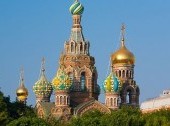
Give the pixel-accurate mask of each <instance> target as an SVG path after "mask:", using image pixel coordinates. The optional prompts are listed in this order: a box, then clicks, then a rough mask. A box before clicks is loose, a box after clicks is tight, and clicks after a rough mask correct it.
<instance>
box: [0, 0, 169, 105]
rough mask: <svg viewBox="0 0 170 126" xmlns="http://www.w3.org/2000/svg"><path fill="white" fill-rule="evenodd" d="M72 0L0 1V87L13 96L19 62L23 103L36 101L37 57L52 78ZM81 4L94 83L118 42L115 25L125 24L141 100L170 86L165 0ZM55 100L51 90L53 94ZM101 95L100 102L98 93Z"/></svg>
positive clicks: (67, 32)
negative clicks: (25, 99) (95, 74)
mask: <svg viewBox="0 0 170 126" xmlns="http://www.w3.org/2000/svg"><path fill="white" fill-rule="evenodd" d="M72 3H73V0H50V1H47V0H29V1H23V0H17V1H9V0H8V1H7V0H1V1H0V87H1V90H2V91H3V92H4V93H5V95H10V96H11V99H12V100H15V97H16V95H15V90H16V88H17V87H18V85H19V71H20V68H21V66H23V67H24V71H25V85H26V87H27V88H28V89H29V97H28V104H33V105H34V104H35V96H34V93H33V91H32V86H33V85H34V83H35V82H36V81H37V80H38V77H39V71H40V65H41V59H42V57H45V58H46V75H47V78H48V80H52V78H53V77H54V75H55V73H56V70H57V68H58V60H59V55H60V53H61V52H62V50H63V48H64V42H65V41H66V40H68V39H69V36H70V30H71V25H72V18H71V14H70V12H69V11H68V9H69V7H70V5H71V4H72ZM81 3H82V4H83V5H84V7H85V11H84V13H83V17H82V26H83V33H84V36H85V38H86V39H87V40H89V41H90V43H91V48H90V52H91V55H92V56H94V57H95V59H96V67H97V69H98V74H99V78H98V84H99V85H101V84H102V83H103V80H104V79H105V77H106V75H107V73H108V72H109V71H108V67H109V58H110V54H111V53H112V52H114V51H115V50H116V49H118V47H119V43H120V42H119V41H120V27H121V24H122V23H125V24H126V28H127V29H126V45H127V47H128V49H129V50H131V51H132V52H133V53H134V55H135V56H136V63H135V80H136V81H137V83H138V85H139V87H140V90H141V94H140V102H142V101H144V100H146V99H147V98H152V97H155V96H158V95H159V94H160V93H161V92H162V91H163V90H164V89H169V88H170V75H169V71H170V49H169V47H170V23H169V22H170V14H169V12H170V7H169V5H170V1H169V0H164V1H162V0H149V1H148V0H141V1H139V0H138V1H137V0H131V1H127V0H107V1H104V0H92V1H91V0H81ZM52 100H54V96H52ZM100 101H102V102H104V96H103V94H101V96H100Z"/></svg>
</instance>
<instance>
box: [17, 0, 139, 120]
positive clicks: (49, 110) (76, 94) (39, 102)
mask: <svg viewBox="0 0 170 126" xmlns="http://www.w3.org/2000/svg"><path fill="white" fill-rule="evenodd" d="M83 11H84V7H83V5H82V4H81V3H80V2H79V1H77V0H76V1H75V2H74V3H73V4H72V5H71V7H70V12H71V14H72V19H73V25H72V28H71V34H70V38H69V40H68V41H66V42H65V43H64V49H63V52H62V53H61V56H60V58H59V67H58V68H57V72H56V75H55V76H54V79H53V80H52V82H50V81H48V80H47V78H46V76H45V66H44V59H43V60H42V65H41V76H40V78H39V80H38V81H37V82H36V83H35V85H34V86H33V91H34V93H35V96H36V106H35V110H36V112H37V114H38V116H39V117H42V118H49V117H54V118H56V119H63V120H68V119H70V118H71V116H73V115H76V116H81V115H82V114H84V113H86V112H88V111H92V110H95V109H97V110H99V111H101V112H104V113H110V112H111V110H115V109H119V108H120V107H121V106H122V105H130V106H134V107H138V106H139V94H140V90H139V87H138V85H137V84H136V81H135V80H134V65H135V56H134V55H133V53H132V52H130V51H129V50H128V49H127V48H126V45H125V37H124V34H125V26H124V25H123V26H122V29H121V31H122V38H121V42H120V43H121V44H120V48H119V49H118V50H117V51H115V52H114V53H113V54H112V55H111V58H110V59H111V60H110V63H111V68H110V74H109V75H108V77H107V78H106V79H105V81H104V83H103V84H102V88H100V86H99V85H98V84H97V78H98V73H97V68H96V67H95V58H94V57H93V56H91V55H90V52H89V48H90V42H88V41H86V39H85V38H84V35H83V30H82V26H81V17H82V14H83ZM22 85H23V84H22ZM22 87H23V86H20V87H19V88H18V89H17V91H18V90H19V89H22ZM24 88H25V87H24ZM100 90H104V92H105V103H101V102H99V101H98V97H99V94H100ZM52 92H53V93H54V94H55V101H50V97H51V94H52ZM21 95H23V96H25V99H22V100H21V101H24V100H26V98H27V96H28V91H27V96H26V95H24V90H22V92H21V93H20V94H19V93H18V92H17V96H21ZM18 100H20V99H18Z"/></svg>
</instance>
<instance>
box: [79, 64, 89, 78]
mask: <svg viewBox="0 0 170 126" xmlns="http://www.w3.org/2000/svg"><path fill="white" fill-rule="evenodd" d="M82 72H85V73H86V76H88V77H92V71H91V70H90V69H89V68H88V67H86V66H83V67H81V68H80V69H79V72H78V75H81V73H82Z"/></svg>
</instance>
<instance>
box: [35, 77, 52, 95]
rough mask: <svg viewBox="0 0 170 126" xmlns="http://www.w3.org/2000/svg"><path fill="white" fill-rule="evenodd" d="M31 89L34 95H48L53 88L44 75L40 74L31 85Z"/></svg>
mask: <svg viewBox="0 0 170 126" xmlns="http://www.w3.org/2000/svg"><path fill="white" fill-rule="evenodd" d="M33 91H34V93H35V94H36V95H46V96H50V95H51V94H52V91H53V88H52V85H51V83H50V82H49V81H48V80H47V79H46V77H45V75H44V74H42V75H41V77H40V79H39V80H38V81H37V82H36V83H35V85H34V86H33Z"/></svg>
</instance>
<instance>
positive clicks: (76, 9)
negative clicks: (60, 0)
mask: <svg viewBox="0 0 170 126" xmlns="http://www.w3.org/2000/svg"><path fill="white" fill-rule="evenodd" d="M69 10H70V12H71V14H72V15H81V14H82V13H83V11H84V7H83V5H82V4H81V3H80V2H79V1H78V0H75V2H74V3H73V4H72V5H71V7H70V9H69Z"/></svg>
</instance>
